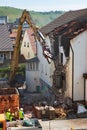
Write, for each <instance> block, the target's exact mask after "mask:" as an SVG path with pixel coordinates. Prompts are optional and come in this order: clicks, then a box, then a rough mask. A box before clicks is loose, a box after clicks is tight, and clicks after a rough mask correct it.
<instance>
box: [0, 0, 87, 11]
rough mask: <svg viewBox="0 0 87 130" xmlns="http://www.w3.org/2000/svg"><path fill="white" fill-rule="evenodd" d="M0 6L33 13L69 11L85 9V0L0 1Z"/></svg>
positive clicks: (86, 1) (86, 5)
mask: <svg viewBox="0 0 87 130" xmlns="http://www.w3.org/2000/svg"><path fill="white" fill-rule="evenodd" d="M0 6H9V7H15V8H19V9H27V10H29V11H30V10H34V11H41V12H44V11H56V10H57V11H59V10H60V11H61V10H62V11H69V10H78V9H84V8H87V0H0Z"/></svg>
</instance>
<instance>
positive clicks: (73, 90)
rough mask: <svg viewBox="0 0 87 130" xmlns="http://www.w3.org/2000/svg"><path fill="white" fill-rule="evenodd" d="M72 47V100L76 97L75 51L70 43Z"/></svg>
mask: <svg viewBox="0 0 87 130" xmlns="http://www.w3.org/2000/svg"><path fill="white" fill-rule="evenodd" d="M70 48H71V51H72V101H73V99H74V95H73V93H74V51H73V48H72V46H71V44H70Z"/></svg>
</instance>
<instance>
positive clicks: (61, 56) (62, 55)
mask: <svg viewBox="0 0 87 130" xmlns="http://www.w3.org/2000/svg"><path fill="white" fill-rule="evenodd" d="M61 64H63V53H61Z"/></svg>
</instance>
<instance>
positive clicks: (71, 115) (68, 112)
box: [53, 97, 77, 119]
mask: <svg viewBox="0 0 87 130" xmlns="http://www.w3.org/2000/svg"><path fill="white" fill-rule="evenodd" d="M53 106H54V108H55V113H56V118H59V119H60V118H61V119H65V118H66V119H75V118H77V104H76V103H73V102H72V99H70V98H69V97H66V98H64V99H62V100H57V101H54V104H53Z"/></svg>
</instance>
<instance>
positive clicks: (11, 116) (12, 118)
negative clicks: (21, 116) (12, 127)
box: [10, 113, 16, 121]
mask: <svg viewBox="0 0 87 130" xmlns="http://www.w3.org/2000/svg"><path fill="white" fill-rule="evenodd" d="M15 120H16V119H15V117H14V113H12V114H11V115H10V121H15Z"/></svg>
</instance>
